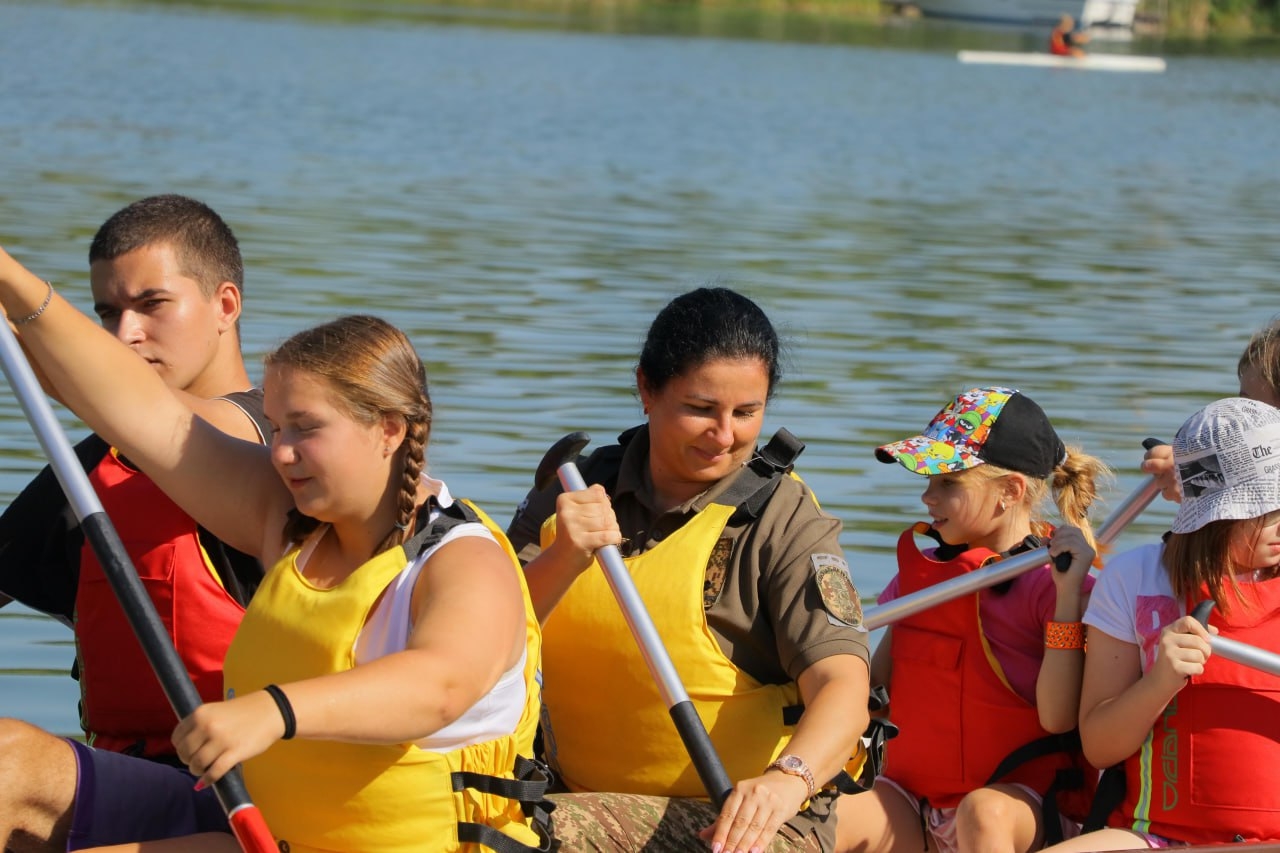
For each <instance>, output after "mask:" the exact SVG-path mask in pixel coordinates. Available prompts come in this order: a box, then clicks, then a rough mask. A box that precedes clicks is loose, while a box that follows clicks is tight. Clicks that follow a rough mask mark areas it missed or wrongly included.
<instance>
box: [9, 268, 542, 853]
mask: <svg viewBox="0 0 1280 853" xmlns="http://www.w3.org/2000/svg"><path fill="white" fill-rule="evenodd" d="M0 303H3V307H4V310H5V313H6V315H7V316H8V317H15V318H20V319H22V320H24V321H26V322H25V325H23V326H22V329H23V344H24V346H25V347H26V349H27V351H28V352H29V353H30V354H31V357H32V359H33V361H35V362H36V363H37V364H39V365H40V368H41V370H42V372H43V374H44V377H45V379H46V380H47V381H48V382H49V383H50V385H51V387H52V388H54V389H56V391H57V392H58V394H59V396H60V398H61V399H62V400H63V401H64V402H65V404H66V405H67V407H68V408H69V409H71V411H73V412H74V413H76V414H77V415H78V416H79V417H80V418H81V419H82V420H84V421H85V422H86V423H87V424H89V426H90V427H91V428H93V429H95V430H96V431H97V432H98V433H99V434H100V435H102V436H103V437H104V438H106V439H107V440H109V441H111V442H113V443H114V444H115V446H117V447H119V448H120V450H121V451H122V452H123V453H124V454H125V455H126V456H127V457H128V458H129V459H130V460H131V461H132V462H134V463H136V464H137V465H138V466H139V467H140V468H141V469H142V470H143V471H145V472H146V473H147V474H148V475H149V476H150V477H151V478H152V479H153V480H155V482H156V483H157V484H158V485H159V486H160V487H161V488H162V489H164V490H165V492H166V494H168V495H169V496H170V497H171V498H173V499H174V501H175V502H176V503H177V504H178V505H179V506H181V507H183V508H184V509H185V510H186V511H187V512H189V513H191V515H192V517H193V518H195V519H197V520H198V521H199V522H200V523H201V524H203V525H204V526H205V527H207V528H208V529H209V530H210V531H211V532H213V533H214V534H215V535H217V536H219V537H220V538H221V539H222V540H223V541H224V542H226V543H228V544H229V545H232V546H234V547H236V548H238V549H239V550H241V551H243V552H245V553H248V554H252V555H254V556H256V557H258V558H259V559H260V560H261V561H262V562H263V564H264V565H271V566H272V568H271V569H270V570H268V572H267V574H266V576H265V577H264V578H263V581H262V584H261V586H260V587H259V589H258V592H257V593H256V594H255V595H254V598H253V600H252V602H251V603H250V605H249V608H248V609H247V611H246V612H245V616H244V619H243V620H242V622H241V623H240V627H239V629H238V630H237V632H236V635H235V639H234V640H233V641H232V643H231V646H230V648H229V649H228V651H227V657H226V662H225V666H224V671H223V679H224V688H225V692H224V695H225V697H226V698H225V700H224V701H220V702H210V703H206V704H203V705H201V706H200V707H199V708H198V709H197V710H196V711H195V712H194V713H192V714H191V715H189V716H188V717H186V718H185V719H183V720H182V721H181V722H180V723H179V724H178V726H177V728H176V729H175V730H174V734H173V740H174V745H175V746H176V748H177V752H178V755H179V757H180V758H181V759H182V760H183V761H184V762H185V763H186V765H187V770H189V771H190V772H187V771H186V770H180V769H177V768H173V767H168V766H165V765H161V764H158V763H155V762H150V761H145V760H142V759H128V758H127V757H122V761H132V765H131V767H130V768H129V774H128V775H126V774H124V773H118V774H117V775H116V776H115V777H113V782H114V784H113V785H112V787H111V788H105V787H104V786H103V785H101V784H99V785H97V786H96V787H95V788H94V790H93V791H92V799H91V800H89V801H88V802H89V803H90V804H91V806H90V807H91V808H92V810H93V815H92V819H91V820H89V821H86V823H87V824H88V826H89V827H90V828H91V830H92V831H93V832H94V833H95V834H94V835H93V836H91V837H90V838H88V839H81V838H73V839H72V842H71V845H70V846H71V848H72V849H82V848H85V847H90V846H93V845H104V844H106V843H112V844H115V843H127V842H135V841H146V840H148V839H158V838H170V839H173V836H177V835H182V834H184V833H191V832H194V831H197V830H199V831H202V832H204V833H205V834H203V835H200V836H198V838H196V839H188V838H176V839H173V840H170V841H155V842H152V843H150V844H142V845H138V844H127V846H125V847H124V848H123V849H127V850H157V851H161V850H194V849H206V850H226V851H232V850H236V849H237V842H236V841H235V839H234V838H233V836H231V835H230V834H229V833H223V834H218V833H214V834H209V833H208V830H209V829H210V828H211V827H210V826H209V823H210V822H216V820H215V819H216V818H217V817H218V816H219V806H218V803H217V799H216V797H214V796H213V794H214V790H213V789H212V788H210V787H208V786H209V785H210V784H211V783H213V782H215V781H217V780H218V779H219V778H221V777H222V776H223V775H224V774H225V773H227V772H228V771H229V770H231V769H232V768H233V767H234V766H235V765H236V764H238V763H242V762H243V764H244V774H245V783H246V785H247V787H248V790H249V791H250V793H251V796H252V798H253V800H254V802H255V804H256V805H257V806H258V807H259V809H260V810H261V813H262V815H263V817H264V818H265V819H266V822H267V825H268V826H269V827H270V828H271V830H272V832H273V834H274V835H275V836H276V838H277V839H278V840H279V845H280V849H281V850H286V849H287V850H291V851H292V853H312V851H321V850H323V851H344V853H368V852H369V851H374V850H376V851H386V853H392V852H393V851H401V853H410V851H415V853H416V851H423V850H461V849H468V850H470V849H475V847H474V846H473V844H474V843H485V844H488V845H490V846H493V845H494V844H502V845H503V849H512V850H533V849H537V848H538V847H539V846H540V845H541V844H543V843H544V842H545V841H546V836H545V833H541V832H539V827H537V826H536V825H535V821H534V819H533V818H534V815H538V814H541V812H539V811H538V810H537V809H535V808H531V809H530V811H531V812H534V815H527V814H526V813H525V809H524V806H523V805H522V802H521V801H525V802H530V803H533V802H536V801H537V800H538V797H537V791H536V790H535V789H536V788H537V784H536V780H533V782H532V783H527V784H524V785H520V786H516V785H514V784H513V779H514V778H515V777H516V776H524V775H525V774H524V769H525V764H526V762H524V761H522V759H521V756H522V755H530V754H531V752H532V746H533V736H534V731H535V729H536V727H537V719H538V708H539V706H540V702H539V691H538V685H537V667H538V659H539V636H540V635H539V630H538V624H537V620H536V618H535V616H534V613H533V608H532V604H531V603H530V601H529V597H528V593H527V590H526V588H525V586H524V583H523V573H522V572H521V571H520V568H519V564H518V562H517V561H516V558H515V553H514V551H512V550H511V549H510V546H509V545H505V546H504V542H505V538H504V537H503V535H502V532H501V530H499V529H497V528H495V527H493V525H492V522H488V521H487V519H486V518H485V517H484V516H483V515H482V514H480V513H478V512H477V511H476V510H475V509H474V508H473V507H470V506H469V505H467V504H465V503H464V502H461V501H457V500H455V499H454V498H453V497H452V495H451V494H450V492H449V490H448V488H447V487H446V485H445V484H444V483H443V482H441V481H440V480H436V479H434V478H431V477H429V476H426V474H425V465H426V460H425V451H426V445H427V440H428V438H429V435H430V431H431V421H432V409H431V400H430V397H429V396H428V392H427V384H426V373H425V370H424V368H423V365H422V361H421V359H419V357H418V355H417V353H416V352H415V351H414V349H413V346H412V344H411V343H410V342H409V340H408V339H407V338H406V337H405V336H404V334H403V333H401V332H400V331H399V330H398V329H396V328H395V327H394V326H391V325H390V324H388V323H386V322H385V321H382V320H379V319H377V318H373V317H363V316H352V317H344V318H341V319H339V320H335V321H333V322H330V323H326V324H323V325H321V326H317V327H314V328H312V329H308V330H306V331H303V332H299V333H298V334H296V335H294V336H293V337H291V338H290V339H288V340H287V341H285V342H284V343H283V344H282V345H281V346H280V347H279V348H277V349H276V350H274V351H273V352H272V353H270V354H269V355H268V356H267V357H266V361H265V369H264V380H263V390H264V409H265V411H266V414H267V417H268V418H269V420H270V422H271V426H272V438H271V446H270V448H267V447H263V446H261V445H258V444H252V443H249V442H246V441H241V440H238V439H235V438H233V437H231V436H228V435H227V434H225V433H223V432H220V431H219V430H217V429H215V428H213V427H212V426H210V425H209V424H208V423H207V422H205V421H204V420H202V419H201V418H199V417H197V416H196V415H195V414H194V413H193V412H192V411H191V409H190V408H188V407H187V406H185V405H183V404H182V402H180V401H179V400H177V399H176V398H175V397H174V395H173V394H172V393H171V392H170V390H169V389H168V388H167V387H166V385H165V384H164V382H163V381H162V380H161V379H160V377H159V376H157V375H156V373H155V371H154V370H152V369H151V368H149V367H148V366H147V365H146V364H145V363H144V362H142V361H141V360H139V359H138V358H137V357H136V356H135V355H134V354H133V353H131V352H130V351H129V350H128V348H127V347H124V346H122V345H121V344H120V343H119V342H118V341H116V340H115V339H114V338H112V337H111V336H110V335H109V334H107V333H106V332H104V331H102V330H101V329H99V328H97V327H96V326H95V325H94V324H93V323H92V322H91V321H90V320H89V319H88V318H87V317H85V316H84V315H83V314H81V313H80V312H78V311H76V310H75V308H73V307H72V306H71V305H70V304H69V303H67V302H66V301H65V300H63V299H61V298H60V297H58V296H57V294H56V293H55V292H54V290H53V288H52V286H50V285H48V284H46V283H45V282H44V281H42V280H41V279H39V278H37V277H36V276H34V275H32V274H31V273H30V272H28V271H27V270H25V269H23V268H22V267H21V266H20V265H19V264H18V263H17V262H16V261H14V260H13V259H12V258H10V257H9V256H8V255H7V254H4V253H3V252H0ZM28 318H30V319H29V320H28ZM529 764H531V762H529ZM197 818H198V820H197ZM225 826H226V824H225V821H224V822H223V824H222V827H220V828H223V829H225ZM99 827H102V828H103V830H104V831H106V830H108V829H110V830H111V831H112V832H115V833H118V834H120V835H123V836H124V837H117V838H103V837H101V835H97V834H96V833H97V832H98V830H99ZM215 828H219V827H215ZM542 849H545V847H543V848H542Z"/></svg>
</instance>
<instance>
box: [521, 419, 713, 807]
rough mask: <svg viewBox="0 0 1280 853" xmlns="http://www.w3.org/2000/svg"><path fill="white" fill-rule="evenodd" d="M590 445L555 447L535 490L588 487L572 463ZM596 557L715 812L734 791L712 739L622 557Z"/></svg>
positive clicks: (568, 439)
mask: <svg viewBox="0 0 1280 853" xmlns="http://www.w3.org/2000/svg"><path fill="white" fill-rule="evenodd" d="M590 441H591V436H589V435H587V433H585V432H575V433H572V434H570V435H567V436H565V437H564V438H562V439H560V440H559V441H557V442H556V443H555V444H553V445H552V446H551V448H550V449H549V450H548V451H547V452H546V454H545V455H544V456H543V457H542V462H541V463H540V464H539V465H538V470H537V473H536V474H535V475H534V483H535V485H537V486H538V488H540V489H541V488H545V487H546V485H547V483H549V482H550V480H551V476H552V474H556V475H558V476H559V478H560V485H561V486H563V487H564V490H565V491H566V492H580V491H583V490H584V489H586V488H587V483H586V481H585V480H583V478H582V473H581V472H580V471H579V470H578V466H577V465H576V464H575V463H574V461H573V460H574V459H576V458H577V456H578V453H579V452H580V451H581V450H582V449H583V448H584V447H586V446H587V444H588V443H589V442H590ZM596 557H598V558H599V560H600V565H601V566H603V567H604V574H605V580H607V581H608V583H609V588H610V589H611V590H612V591H613V596H614V598H616V599H617V601H618V605H619V606H620V607H621V608H622V615H623V617H624V618H625V619H626V622H627V627H628V628H630V629H631V634H632V636H634V637H635V638H636V642H637V644H638V645H639V646H640V655H641V657H643V658H644V662H645V666H647V667H648V668H649V674H650V675H652V676H653V680H654V681H655V682H656V683H657V686H658V692H659V693H660V694H661V695H662V700H663V701H664V702H665V703H666V705H667V710H668V712H669V713H670V714H671V721H672V722H673V723H675V726H676V731H677V732H679V734H680V740H681V741H683V742H684V746H685V749H686V750H687V751H688V752H689V758H690V759H691V760H692V761H693V766H694V768H695V769H696V770H697V771H698V778H699V779H701V780H702V786H703V787H704V788H706V789H707V794H708V795H710V797H711V801H712V802H713V803H715V804H716V807H717V808H719V807H721V806H723V805H724V801H725V798H727V797H728V796H729V794H730V793H731V792H732V791H733V782H732V781H731V780H730V779H729V774H728V773H727V772H725V769H724V764H723V763H722V762H721V761H720V756H719V755H718V754H717V753H716V748H715V746H714V745H713V744H712V743H711V736H710V735H708V734H707V729H706V726H704V725H703V723H702V718H701V717H699V716H698V709H697V708H695V707H694V706H693V702H692V700H690V699H689V694H688V693H687V692H686V691H685V689H684V683H683V682H682V681H681V680H680V673H678V672H676V668H675V664H674V663H672V661H671V656H670V655H669V654H668V653H667V648H666V646H665V645H663V642H662V637H661V636H659V634H658V629H657V626H655V625H654V624H653V619H652V618H651V617H650V616H649V611H648V609H646V608H645V606H644V600H643V599H642V598H641V597H640V592H639V591H638V590H637V589H636V585H635V581H634V580H632V578H631V573H630V572H628V571H627V566H626V563H624V562H623V561H622V552H621V551H619V550H618V546H616V545H606V546H604V547H603V548H601V549H599V550H598V551H596Z"/></svg>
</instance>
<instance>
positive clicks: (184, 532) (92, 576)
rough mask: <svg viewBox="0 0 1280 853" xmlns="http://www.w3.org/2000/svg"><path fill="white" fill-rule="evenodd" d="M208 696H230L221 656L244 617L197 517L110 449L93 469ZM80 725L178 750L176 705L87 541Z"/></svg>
mask: <svg viewBox="0 0 1280 853" xmlns="http://www.w3.org/2000/svg"><path fill="white" fill-rule="evenodd" d="M89 481H90V482H91V483H92V484H93V488H94V491H96V492H97V494H98V497H99V499H100V500H101V501H102V505H103V509H105V510H106V513H107V515H108V517H110V519H111V521H112V523H113V524H114V525H115V528H116V530H117V532H118V533H119V534H120V539H121V541H122V543H123V544H124V547H125V551H126V552H127V553H128V555H129V557H130V559H132V561H133V564H134V566H135V568H137V570H138V577H139V578H140V579H141V580H142V585H143V586H144V587H145V588H146V590H147V594H148V596H149V597H150V598H151V600H152V602H153V603H154V604H155V606H156V610H157V611H158V612H159V614H160V620H161V621H162V622H163V623H164V626H165V629H166V630H167V632H168V634H169V636H170V637H172V638H173V641H174V645H175V646H176V647H177V650H178V655H179V656H180V657H181V658H182V660H183V662H184V663H185V664H186V668H187V672H188V673H189V674H190V675H191V680H192V681H193V682H194V683H195V686H196V690H197V691H198V692H199V693H200V697H201V698H202V699H203V700H204V701H206V702H216V701H218V700H219V699H221V698H222V660H223V657H224V656H225V655H226V651H227V646H228V645H230V644H231V637H232V635H233V634H235V631H236V627H237V626H238V625H239V624H240V619H241V617H243V616H244V608H242V607H241V606H240V605H239V604H238V603H237V602H236V601H235V599H234V598H232V597H231V596H230V595H228V594H227V592H226V591H225V590H224V589H223V588H222V586H221V584H219V583H218V581H217V580H216V579H215V577H214V574H213V569H212V566H211V565H210V564H209V562H208V560H207V558H206V556H205V554H204V551H203V549H202V548H201V546H200V539H199V533H198V531H197V528H196V523H195V521H193V520H192V519H191V517H190V516H188V515H187V514H186V513H185V512H183V511H182V510H181V509H180V508H179V507H178V505H177V504H175V503H174V502H173V501H171V500H170V499H169V498H168V497H167V496H166V495H165V494H164V493H163V492H161V491H160V489H159V488H158V487H157V486H156V485H155V483H153V482H152V481H151V478H150V477H147V476H146V475H145V474H143V473H141V472H140V471H137V470H135V469H133V468H130V467H129V466H128V465H126V464H124V463H123V462H122V461H121V460H120V459H118V458H117V456H116V454H115V452H114V451H112V452H110V453H107V454H106V455H105V456H104V457H103V458H102V461H101V462H99V463H98V465H97V466H95V467H94V469H93V471H91V472H90V473H89ZM75 636H76V654H77V657H78V659H79V669H80V694H81V706H82V707H81V725H82V726H83V727H84V730H85V734H86V735H87V737H88V740H89V743H90V744H91V745H92V746H95V747H98V748H100V749H110V750H113V751H117V752H124V751H128V752H131V753H136V754H142V755H146V756H157V755H172V754H173V744H172V743H170V740H169V738H170V736H171V735H172V733H173V727H174V726H175V725H176V724H177V717H176V716H175V714H174V712H173V709H172V707H171V706H170V705H169V702H168V700H167V699H165V696H164V692H163V691H162V690H161V689H160V683H159V681H158V680H157V679H156V676H155V674H154V673H153V672H152V669H151V666H150V664H148V663H147V659H146V657H145V655H144V654H143V652H142V646H141V645H140V644H139V643H138V641H137V639H136V638H135V637H134V635H133V631H132V629H131V628H130V627H129V622H128V620H127V619H126V618H125V615H124V610H123V608H121V606H120V604H119V602H118V601H117V600H116V597H115V594H114V593H113V592H112V589H111V585H110V584H109V583H108V581H107V577H106V574H105V573H104V572H103V570H102V566H101V564H100V563H99V562H98V558H97V557H96V556H95V555H94V553H93V549H92V548H91V547H90V546H89V544H88V543H87V542H86V543H85V545H84V547H83V548H82V549H81V553H80V579H79V584H78V587H77V590H76V617H75Z"/></svg>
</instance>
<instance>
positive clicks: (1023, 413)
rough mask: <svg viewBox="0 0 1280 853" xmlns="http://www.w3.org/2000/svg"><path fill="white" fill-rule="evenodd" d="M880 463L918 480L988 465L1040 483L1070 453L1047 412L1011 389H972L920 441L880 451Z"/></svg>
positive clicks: (949, 406) (932, 423) (942, 413)
mask: <svg viewBox="0 0 1280 853" xmlns="http://www.w3.org/2000/svg"><path fill="white" fill-rule="evenodd" d="M876 458H877V459H879V460H880V461H881V462H895V461H896V462H898V463H899V464H900V465H902V467H904V468H906V469H907V470H908V471H914V472H915V473H917V474H923V475H930V474H945V473H948V472H955V471H965V470H967V469H969V468H974V467H976V466H978V465H981V464H983V463H984V462H989V463H991V464H992V465H999V466H1000V467H1001V468H1008V469H1009V470H1011V471H1018V472H1021V473H1023V474H1026V475H1028V476H1031V477H1035V478H1036V479H1038V480H1043V479H1045V478H1046V477H1048V476H1049V475H1050V474H1052V473H1053V469H1054V468H1056V467H1057V466H1059V465H1061V464H1062V463H1063V462H1065V461H1066V458H1067V451H1066V448H1065V447H1064V446H1063V444H1062V439H1060V438H1058V433H1057V432H1056V431H1055V430H1054V428H1053V425H1052V424H1051V423H1049V418H1048V416H1047V415H1045V413H1044V410H1043V409H1041V408H1040V407H1039V406H1038V405H1036V403H1035V401H1034V400H1032V399H1031V398H1030V397H1028V396H1027V395H1025V394H1023V393H1022V392H1020V391H1018V390H1016V389H1013V388H1002V387H990V388H971V389H969V390H968V391H965V392H964V393H963V394H961V395H960V396H958V397H956V398H955V399H954V400H952V401H951V402H950V403H948V404H947V406H946V408H944V409H943V410H942V411H940V412H938V414H937V415H936V416H935V417H934V419H933V420H932V421H930V422H929V426H927V427H925V430H924V432H923V433H922V434H921V435H917V436H914V437H913V438H907V439H903V440H902V441H895V442H894V443H893V444H886V445H883V446H881V447H877V448H876Z"/></svg>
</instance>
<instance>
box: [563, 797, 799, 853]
mask: <svg viewBox="0 0 1280 853" xmlns="http://www.w3.org/2000/svg"><path fill="white" fill-rule="evenodd" d="M548 799H550V800H551V802H553V803H555V806H556V808H555V812H554V813H553V814H552V815H551V819H552V825H553V827H554V831H555V836H556V838H557V839H558V840H559V841H560V844H561V847H560V849H561V850H562V851H564V853H578V851H596V853H684V851H688V853H707V851H708V850H710V849H711V845H710V843H708V842H706V841H703V840H702V839H700V838H699V837H698V832H699V831H700V830H701V829H703V828H704V827H708V826H710V825H711V824H712V823H713V822H714V821H715V819H716V815H717V814H719V811H718V810H717V809H716V807H715V806H713V805H711V803H708V802H705V801H703V800H691V799H683V798H668V797H646V796H640V795H637V794H552V795H551V796H550V797H549V798H548ZM821 850H822V845H821V843H820V842H819V840H818V836H817V833H816V832H813V831H808V832H804V833H803V834H802V833H801V832H799V831H797V830H796V829H794V828H792V827H791V826H788V825H785V824H784V825H783V827H782V828H781V829H780V830H778V834H777V836H776V837H775V838H774V840H773V843H772V844H770V845H769V848H768V853H797V851H802V853H821Z"/></svg>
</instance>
